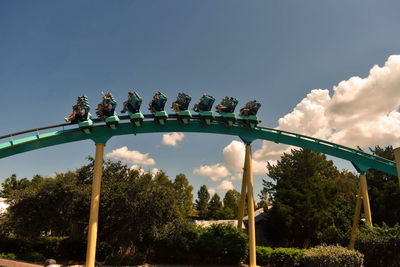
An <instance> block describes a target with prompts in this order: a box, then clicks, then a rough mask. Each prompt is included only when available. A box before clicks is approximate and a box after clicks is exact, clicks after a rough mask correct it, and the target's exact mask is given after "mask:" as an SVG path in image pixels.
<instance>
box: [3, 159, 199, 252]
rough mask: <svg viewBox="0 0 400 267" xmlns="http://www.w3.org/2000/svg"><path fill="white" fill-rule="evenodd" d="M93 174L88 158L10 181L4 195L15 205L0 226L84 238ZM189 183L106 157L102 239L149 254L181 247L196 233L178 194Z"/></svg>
mask: <svg viewBox="0 0 400 267" xmlns="http://www.w3.org/2000/svg"><path fill="white" fill-rule="evenodd" d="M92 174H93V159H91V158H89V164H87V165H85V166H82V167H81V168H79V169H77V170H75V171H70V172H67V173H60V174H56V175H55V176H54V177H50V178H43V177H41V176H35V177H34V178H33V179H32V180H31V181H29V180H27V179H21V180H18V179H17V178H16V177H15V176H12V177H10V178H9V179H6V181H5V182H4V183H3V185H2V190H1V191H0V194H1V195H2V196H4V197H6V198H7V200H8V202H9V203H10V208H9V212H8V213H7V218H6V222H4V224H7V227H3V226H1V227H0V230H1V231H3V229H6V230H7V231H9V232H8V234H14V235H15V236H17V237H22V238H24V239H26V238H30V239H37V238H40V237H42V236H43V235H49V236H69V237H71V236H72V235H73V233H75V235H76V236H77V238H79V239H80V240H85V238H86V236H87V232H86V231H87V223H88V219H89V218H88V217H89V216H88V215H89V205H90V192H91V180H92V178H91V175H92ZM184 181H185V179H183V177H180V178H178V180H177V183H173V182H172V181H171V180H169V178H168V176H167V175H166V174H165V173H164V172H162V171H160V172H158V173H157V174H156V176H155V177H153V176H152V175H151V174H149V173H145V174H142V173H140V172H139V171H137V170H131V169H130V168H128V166H126V165H124V164H122V163H121V162H112V161H105V162H104V164H103V177H102V186H101V197H100V212H99V230H98V233H99V241H103V240H104V241H107V242H108V243H109V244H110V245H111V247H113V248H114V250H115V251H114V252H124V253H128V252H129V253H136V252H140V253H142V254H144V255H148V254H149V253H152V251H154V250H155V248H156V247H157V246H160V245H162V246H163V247H168V246H173V247H175V248H179V250H182V247H184V245H183V244H187V243H188V241H187V240H190V237H189V236H190V233H192V228H191V226H190V224H189V222H188V221H187V219H186V216H185V214H184V211H183V210H182V202H181V198H180V197H179V196H178V194H177V188H178V187H177V185H178V184H179V182H182V184H183V185H184V186H183V188H185V189H190V187H191V186H190V185H189V184H186V183H185V182H184ZM183 191H185V190H183ZM187 191H188V190H186V193H187ZM186 204H187V203H186ZM0 222H1V223H3V218H1V220H0ZM75 226H77V227H75Z"/></svg>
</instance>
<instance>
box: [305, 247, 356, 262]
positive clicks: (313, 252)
mask: <svg viewBox="0 0 400 267" xmlns="http://www.w3.org/2000/svg"><path fill="white" fill-rule="evenodd" d="M303 255H304V266H305V267H337V266H340V267H360V266H362V264H363V258H364V256H363V255H362V254H361V253H360V252H358V251H354V250H348V249H346V248H343V247H340V246H318V247H315V248H311V249H308V250H306V251H305V252H304V254H303Z"/></svg>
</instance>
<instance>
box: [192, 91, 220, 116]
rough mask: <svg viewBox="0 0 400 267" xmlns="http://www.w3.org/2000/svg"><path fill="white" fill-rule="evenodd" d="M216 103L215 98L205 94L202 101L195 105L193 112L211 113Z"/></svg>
mask: <svg viewBox="0 0 400 267" xmlns="http://www.w3.org/2000/svg"><path fill="white" fill-rule="evenodd" d="M214 102H215V98H214V97H213V96H210V95H207V94H203V96H202V97H201V98H200V101H199V102H197V103H196V104H194V107H193V110H194V111H196V112H202V111H211V108H212V105H213V104H214Z"/></svg>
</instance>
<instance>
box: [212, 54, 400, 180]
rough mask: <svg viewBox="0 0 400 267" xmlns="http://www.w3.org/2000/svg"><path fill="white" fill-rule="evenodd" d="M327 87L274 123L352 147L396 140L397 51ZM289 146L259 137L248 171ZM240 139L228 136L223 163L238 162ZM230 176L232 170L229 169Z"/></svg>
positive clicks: (234, 165)
mask: <svg viewBox="0 0 400 267" xmlns="http://www.w3.org/2000/svg"><path fill="white" fill-rule="evenodd" d="M331 92H332V93H331V94H330V91H329V90H328V89H313V90H311V91H310V93H309V94H307V96H306V97H305V98H304V99H302V100H301V101H300V103H298V104H297V105H296V107H295V108H294V109H293V110H292V111H291V112H290V113H288V114H286V115H285V116H283V117H282V118H280V119H279V122H278V127H277V128H278V129H281V130H286V131H292V132H296V133H300V134H304V135H309V136H312V137H316V138H320V139H325V140H328V141H331V142H334V143H339V144H342V145H346V146H349V147H353V148H356V147H357V146H360V147H369V146H374V145H381V146H384V145H389V144H391V145H394V146H399V145H400V112H399V106H400V55H394V56H390V57H389V58H388V60H387V61H386V62H385V64H384V65H383V66H378V65H375V66H373V67H372V68H371V70H370V72H369V74H368V76H367V77H364V78H361V77H351V78H349V79H347V80H343V81H341V82H339V83H338V84H337V85H336V86H333V89H332V91H331ZM289 150H290V147H288V146H286V145H282V144H275V143H272V142H266V141H263V143H262V146H261V148H260V149H258V150H256V151H255V152H254V154H253V160H254V161H253V166H254V171H255V173H256V174H257V173H258V174H260V173H265V172H266V169H265V165H266V162H270V163H274V162H276V161H277V160H278V159H279V158H280V157H281V155H282V154H283V153H284V152H289ZM243 151H244V150H243V144H242V143H240V142H237V141H233V142H231V143H230V144H229V145H228V146H226V147H225V148H224V149H223V155H224V160H225V162H224V163H220V164H219V165H223V166H226V168H227V169H229V170H231V171H233V172H236V177H237V176H238V173H237V172H238V171H239V170H240V168H242V167H241V166H243V157H244V152H243ZM234 176H235V175H234Z"/></svg>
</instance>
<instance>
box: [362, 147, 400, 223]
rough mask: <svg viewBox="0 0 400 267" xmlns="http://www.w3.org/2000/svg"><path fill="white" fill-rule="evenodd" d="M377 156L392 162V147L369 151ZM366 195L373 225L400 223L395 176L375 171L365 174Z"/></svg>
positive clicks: (399, 196)
mask: <svg viewBox="0 0 400 267" xmlns="http://www.w3.org/2000/svg"><path fill="white" fill-rule="evenodd" d="M370 150H371V152H372V153H373V154H375V155H377V156H380V157H383V158H387V159H389V160H394V153H393V147H392V146H388V147H385V148H381V147H379V146H376V147H375V148H374V149H370ZM367 181H368V193H369V199H370V205H371V210H372V213H373V219H374V220H373V221H374V224H378V225H382V224H383V223H386V224H387V225H389V226H393V225H395V224H396V223H398V222H399V221H400V206H399V205H398V203H399V202H400V187H399V180H398V178H397V176H394V175H389V174H386V173H383V172H381V171H377V170H369V171H368V172H367Z"/></svg>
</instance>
